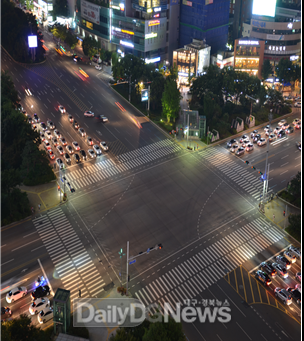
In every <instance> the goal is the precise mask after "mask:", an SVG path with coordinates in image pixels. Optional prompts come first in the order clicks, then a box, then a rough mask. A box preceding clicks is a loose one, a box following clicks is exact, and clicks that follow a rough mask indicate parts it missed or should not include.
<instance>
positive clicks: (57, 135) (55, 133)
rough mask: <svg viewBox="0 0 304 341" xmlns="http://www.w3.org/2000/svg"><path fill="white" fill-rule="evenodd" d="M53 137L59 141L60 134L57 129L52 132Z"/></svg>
mask: <svg viewBox="0 0 304 341" xmlns="http://www.w3.org/2000/svg"><path fill="white" fill-rule="evenodd" d="M54 135H55V136H56V137H57V139H60V137H61V134H60V132H59V130H58V129H55V130H54Z"/></svg>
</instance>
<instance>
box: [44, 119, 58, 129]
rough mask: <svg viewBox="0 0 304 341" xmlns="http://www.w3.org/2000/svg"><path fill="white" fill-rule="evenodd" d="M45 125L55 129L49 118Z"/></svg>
mask: <svg viewBox="0 0 304 341" xmlns="http://www.w3.org/2000/svg"><path fill="white" fill-rule="evenodd" d="M46 125H47V127H48V128H49V129H55V128H56V127H55V124H54V123H53V122H52V121H50V120H48V121H47V122H46Z"/></svg>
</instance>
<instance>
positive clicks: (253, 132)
mask: <svg viewBox="0 0 304 341" xmlns="http://www.w3.org/2000/svg"><path fill="white" fill-rule="evenodd" d="M258 133H259V131H258V130H256V129H255V130H254V131H252V132H251V134H250V137H251V138H253V137H254V136H255V135H256V134H258Z"/></svg>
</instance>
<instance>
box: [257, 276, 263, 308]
mask: <svg viewBox="0 0 304 341" xmlns="http://www.w3.org/2000/svg"><path fill="white" fill-rule="evenodd" d="M256 282H257V284H258V285H257V287H258V292H259V295H260V301H261V303H263V301H262V296H261V291H260V283H259V282H258V281H257V279H256Z"/></svg>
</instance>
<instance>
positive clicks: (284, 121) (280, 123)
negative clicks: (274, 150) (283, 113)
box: [278, 119, 287, 127]
mask: <svg viewBox="0 0 304 341" xmlns="http://www.w3.org/2000/svg"><path fill="white" fill-rule="evenodd" d="M285 123H287V121H286V120H285V119H283V120H281V121H280V122H279V123H278V125H279V126H280V127H282V125H283V124H285Z"/></svg>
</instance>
